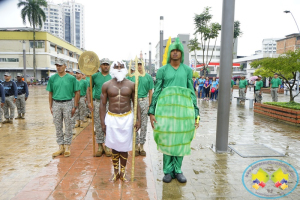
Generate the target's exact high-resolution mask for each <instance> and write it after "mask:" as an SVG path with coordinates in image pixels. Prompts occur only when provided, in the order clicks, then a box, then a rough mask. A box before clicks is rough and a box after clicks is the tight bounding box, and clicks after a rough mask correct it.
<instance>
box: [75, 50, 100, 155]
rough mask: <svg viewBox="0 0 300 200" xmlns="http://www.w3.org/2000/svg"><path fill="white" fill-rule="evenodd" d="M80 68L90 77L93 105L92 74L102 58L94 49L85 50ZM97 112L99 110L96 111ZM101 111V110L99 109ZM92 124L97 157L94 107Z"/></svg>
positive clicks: (80, 58)
mask: <svg viewBox="0 0 300 200" xmlns="http://www.w3.org/2000/svg"><path fill="white" fill-rule="evenodd" d="M78 64H79V69H80V71H81V72H83V73H84V74H85V75H86V76H88V77H90V94H91V95H90V98H91V102H89V103H91V106H92V108H93V107H94V105H93V85H92V84H93V81H92V75H93V74H95V73H96V72H97V70H98V68H99V66H100V60H99V58H98V56H97V54H96V53H94V52H92V51H85V52H83V53H82V54H81V55H80V57H79V59H78ZM96 112H97V111H96ZM98 112H99V110H98ZM91 114H92V125H93V128H92V129H93V131H92V134H93V135H92V137H93V156H94V157H95V156H96V154H95V131H94V109H92V112H91Z"/></svg>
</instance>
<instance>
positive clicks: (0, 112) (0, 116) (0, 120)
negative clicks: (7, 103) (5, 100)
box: [0, 106, 3, 123]
mask: <svg viewBox="0 0 300 200" xmlns="http://www.w3.org/2000/svg"><path fill="white" fill-rule="evenodd" d="M2 115H3V110H2V108H1V106H0V123H2Z"/></svg>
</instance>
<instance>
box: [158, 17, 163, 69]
mask: <svg viewBox="0 0 300 200" xmlns="http://www.w3.org/2000/svg"><path fill="white" fill-rule="evenodd" d="M163 21H164V17H163V16H160V40H159V42H160V44H159V67H162V61H163V54H164V46H163V42H164V41H163V40H164V30H163Z"/></svg>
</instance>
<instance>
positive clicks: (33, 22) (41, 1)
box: [18, 0, 47, 79]
mask: <svg viewBox="0 0 300 200" xmlns="http://www.w3.org/2000/svg"><path fill="white" fill-rule="evenodd" d="M42 6H43V7H47V2H46V0H19V3H18V8H20V7H23V8H22V10H21V17H22V20H23V23H24V25H25V24H26V18H27V20H28V22H29V24H30V26H33V76H34V78H35V79H36V60H35V27H36V26H39V28H41V27H42V26H43V22H45V20H46V15H45V12H44V11H43V9H42V8H41V7H42Z"/></svg>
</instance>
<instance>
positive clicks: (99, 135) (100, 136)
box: [93, 99, 109, 144]
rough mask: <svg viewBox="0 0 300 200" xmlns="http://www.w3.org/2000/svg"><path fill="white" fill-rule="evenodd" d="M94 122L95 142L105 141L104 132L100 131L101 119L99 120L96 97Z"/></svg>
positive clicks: (98, 103) (98, 107)
mask: <svg viewBox="0 0 300 200" xmlns="http://www.w3.org/2000/svg"><path fill="white" fill-rule="evenodd" d="M93 103H94V123H95V133H96V142H97V143H98V144H100V143H104V142H105V136H104V132H103V131H102V127H101V120H100V112H99V110H100V100H98V99H96V100H95V101H94V102H93ZM108 105H109V104H108V102H107V104H106V112H107V110H108Z"/></svg>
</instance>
